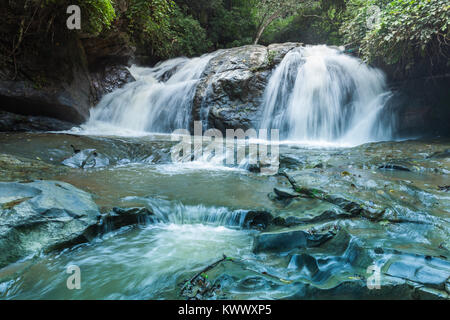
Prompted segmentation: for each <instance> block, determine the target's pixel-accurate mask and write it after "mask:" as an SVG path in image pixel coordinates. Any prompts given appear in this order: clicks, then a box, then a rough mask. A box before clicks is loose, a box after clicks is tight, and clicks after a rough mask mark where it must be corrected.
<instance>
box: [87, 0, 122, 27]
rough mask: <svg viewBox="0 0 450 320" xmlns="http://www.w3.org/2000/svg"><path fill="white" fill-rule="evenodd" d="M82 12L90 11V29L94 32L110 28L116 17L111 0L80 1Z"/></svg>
mask: <svg viewBox="0 0 450 320" xmlns="http://www.w3.org/2000/svg"><path fill="white" fill-rule="evenodd" d="M80 7H81V10H82V12H87V13H88V21H89V25H88V30H85V31H88V32H90V33H92V34H98V33H100V32H101V31H102V30H103V29H104V28H109V27H110V26H111V23H112V22H113V21H114V19H115V18H116V12H115V10H114V6H113V2H112V1H111V0H83V1H80Z"/></svg>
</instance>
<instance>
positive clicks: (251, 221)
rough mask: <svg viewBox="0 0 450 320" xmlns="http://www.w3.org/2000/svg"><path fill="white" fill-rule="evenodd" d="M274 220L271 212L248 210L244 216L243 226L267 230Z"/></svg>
mask: <svg viewBox="0 0 450 320" xmlns="http://www.w3.org/2000/svg"><path fill="white" fill-rule="evenodd" d="M272 220H273V216H272V214H271V213H270V212H266V211H248V212H247V213H246V215H245V218H244V223H243V227H244V228H246V229H258V230H265V229H267V227H269V225H270V223H271V222H272Z"/></svg>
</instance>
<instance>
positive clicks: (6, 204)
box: [0, 181, 99, 267]
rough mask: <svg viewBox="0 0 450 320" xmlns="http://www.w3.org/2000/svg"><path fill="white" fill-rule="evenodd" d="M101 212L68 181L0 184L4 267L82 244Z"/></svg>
mask: <svg viewBox="0 0 450 320" xmlns="http://www.w3.org/2000/svg"><path fill="white" fill-rule="evenodd" d="M98 218H99V210H98V208H97V205H96V204H95V203H94V202H93V200H92V198H91V195H90V194H88V193H86V192H84V191H82V190H80V189H77V188H75V187H73V186H72V185H70V184H68V183H64V182H57V181H34V182H31V183H17V182H11V183H5V182H2V183H0V252H1V254H0V267H3V266H5V265H7V264H9V263H12V262H15V261H17V260H19V259H22V258H25V257H26V256H28V255H32V254H35V253H37V252H39V251H41V250H52V249H56V248H59V247H63V246H64V245H66V244H71V243H77V242H82V240H83V238H84V237H85V236H84V233H85V231H86V230H87V229H88V228H90V227H92V226H94V225H96V224H97V222H98Z"/></svg>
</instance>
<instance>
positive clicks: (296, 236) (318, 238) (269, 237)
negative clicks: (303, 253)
mask: <svg viewBox="0 0 450 320" xmlns="http://www.w3.org/2000/svg"><path fill="white" fill-rule="evenodd" d="M333 236H334V234H333V233H331V232H328V233H324V234H311V233H308V232H306V231H302V230H296V231H287V232H274V233H262V234H259V235H257V236H256V237H255V242H254V247H253V251H254V252H261V251H271V252H288V251H291V250H293V249H304V248H311V247H317V246H320V245H321V244H323V243H325V242H326V241H328V240H330V239H331V238H333Z"/></svg>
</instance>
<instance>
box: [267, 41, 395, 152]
mask: <svg viewBox="0 0 450 320" xmlns="http://www.w3.org/2000/svg"><path fill="white" fill-rule="evenodd" d="M385 87H386V81H385V78H384V75H383V73H382V72H381V71H379V70H376V69H373V68H370V67H368V66H366V65H365V64H363V63H362V62H361V61H360V60H358V59H356V58H354V57H351V56H348V55H345V54H342V53H341V52H340V51H339V50H336V49H332V48H329V47H327V46H310V47H304V48H303V47H301V48H297V49H294V50H292V51H291V52H289V53H288V54H287V55H286V56H285V58H284V59H283V61H282V62H281V63H280V65H279V66H278V67H277V68H276V69H275V71H274V73H273V74H272V76H271V78H270V80H269V83H268V85H267V88H266V91H265V94H264V99H263V101H264V103H263V110H264V115H263V119H262V127H263V128H272V129H273V128H275V129H280V130H281V133H282V136H284V138H286V139H288V140H293V141H305V142H311V141H315V142H319V143H324V142H336V143H341V144H350V145H357V144H361V143H365V142H369V141H379V140H385V139H387V140H388V139H391V138H392V126H391V125H390V124H389V123H388V124H385V121H383V119H381V115H382V111H383V108H384V106H385V103H386V101H387V99H388V98H389V97H390V92H389V91H387V90H386V88H385ZM391 117H392V115H389V117H386V118H391ZM390 121H391V120H389V121H388V122H390Z"/></svg>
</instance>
